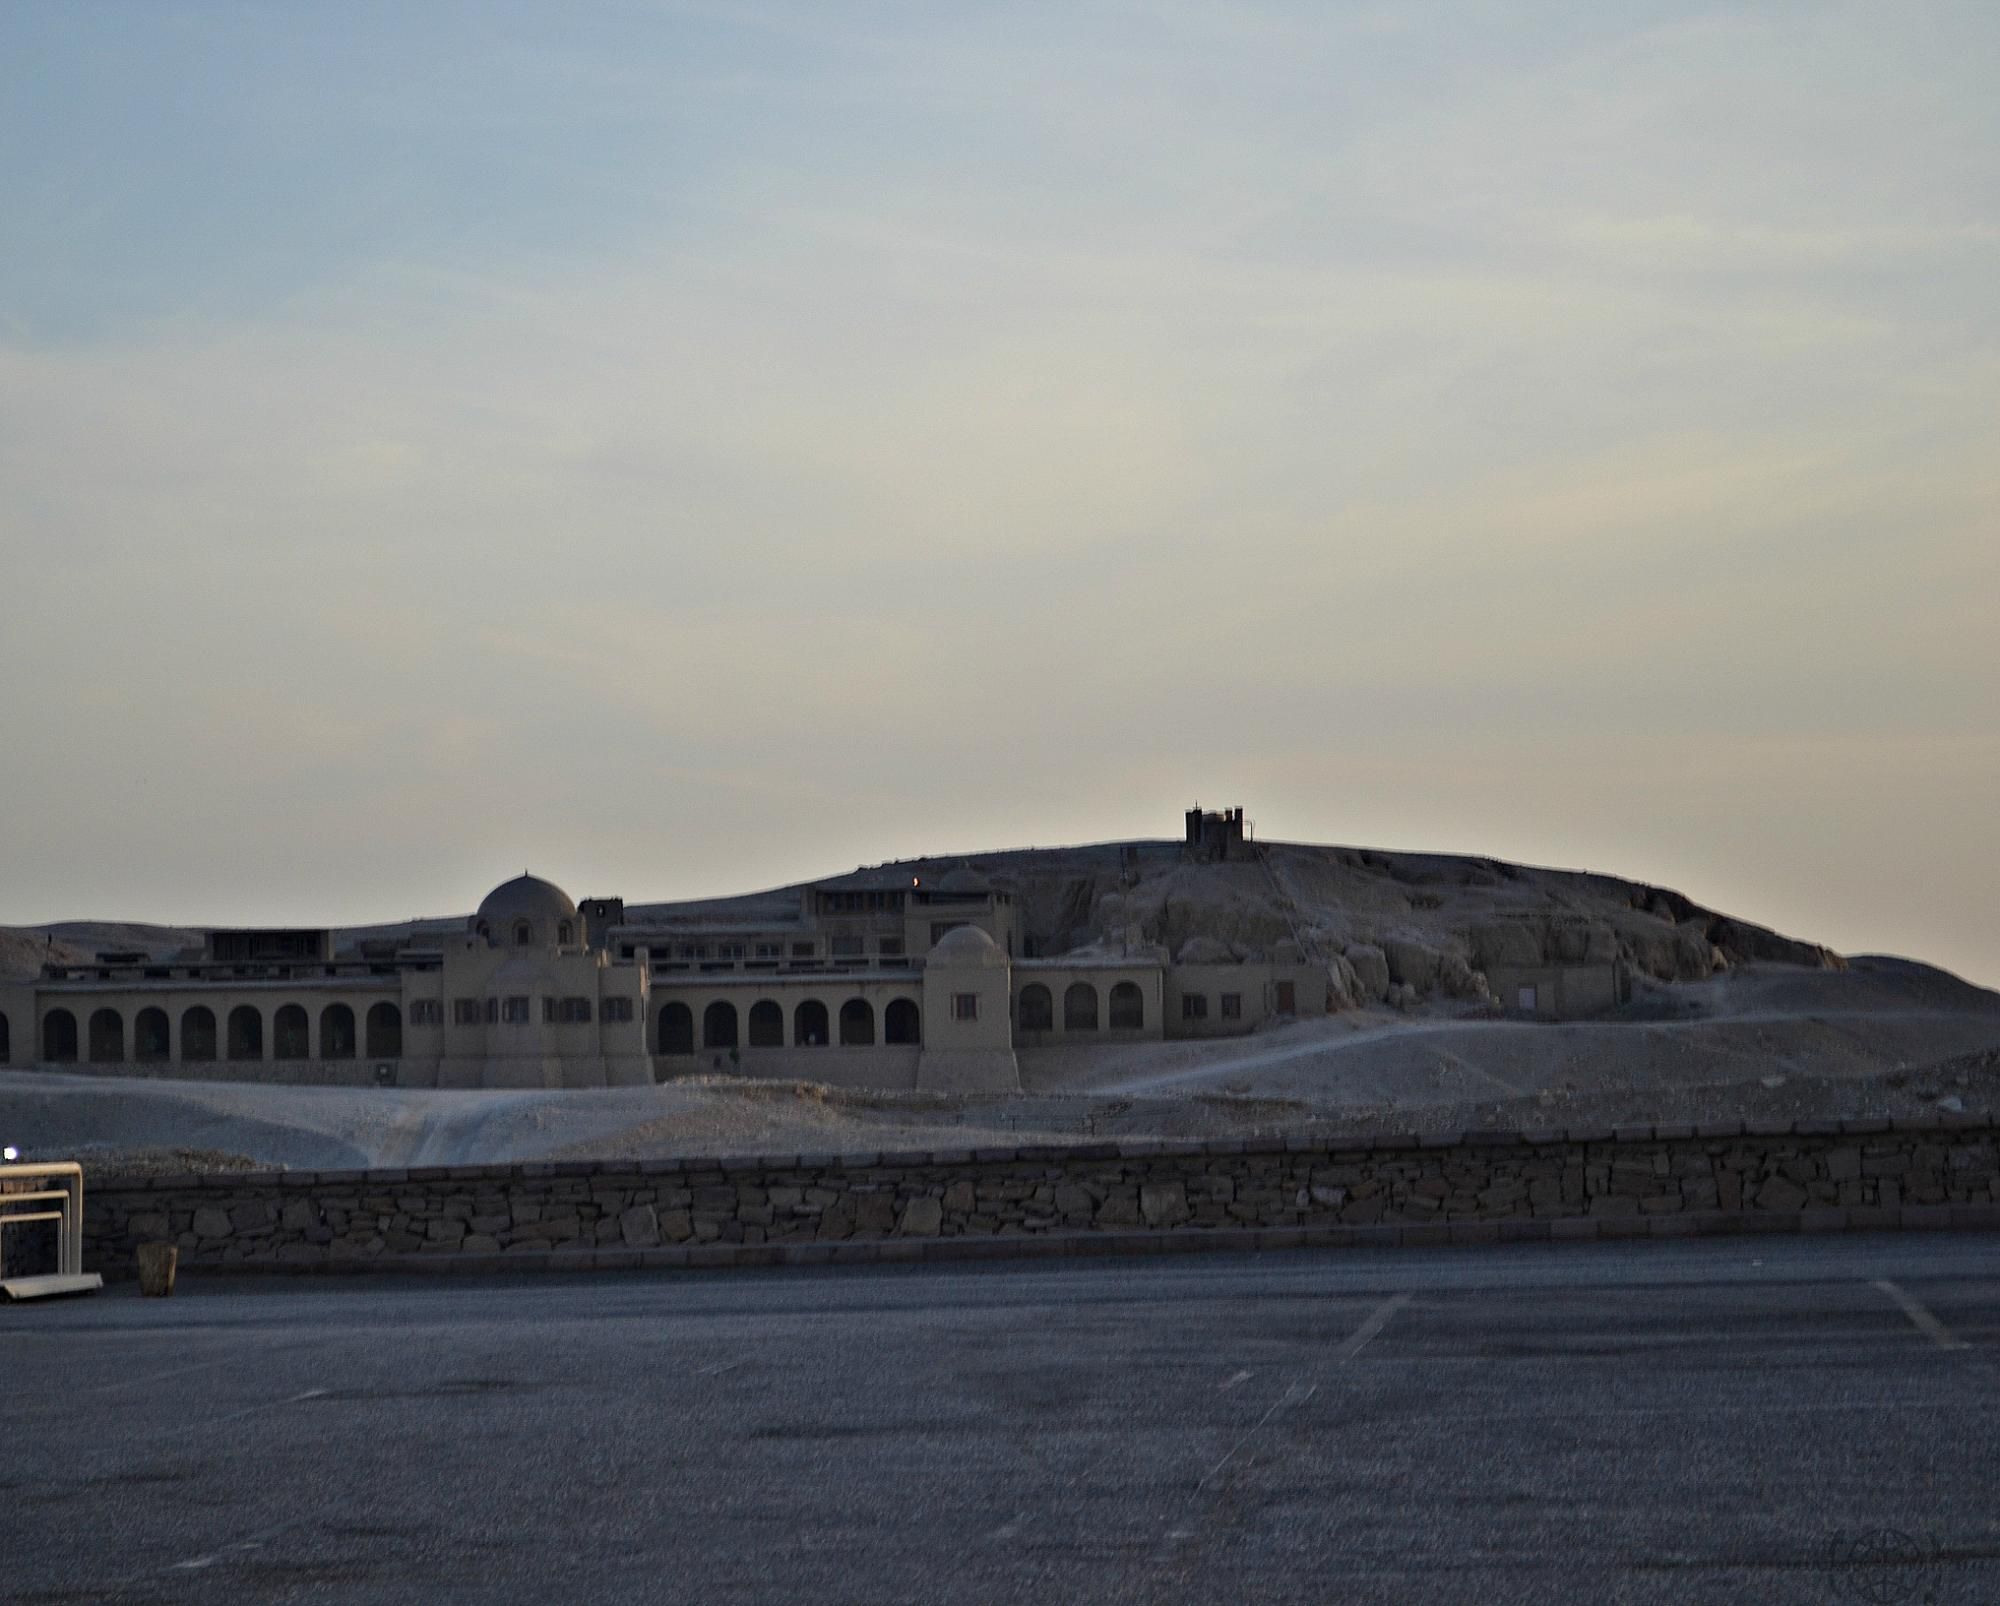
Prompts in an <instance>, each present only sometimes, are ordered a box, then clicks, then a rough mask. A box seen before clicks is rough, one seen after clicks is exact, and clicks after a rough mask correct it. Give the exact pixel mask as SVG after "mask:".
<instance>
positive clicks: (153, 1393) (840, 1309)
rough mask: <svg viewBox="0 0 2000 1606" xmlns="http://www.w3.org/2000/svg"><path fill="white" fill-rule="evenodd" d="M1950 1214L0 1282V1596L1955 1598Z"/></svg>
mask: <svg viewBox="0 0 2000 1606" xmlns="http://www.w3.org/2000/svg"><path fill="white" fill-rule="evenodd" d="M1995 1249H1996V1246H1995V1244H1994V1243H1993V1241H1992V1240H1991V1239H1989V1238H1986V1237H1982V1236H1977V1235H1931V1236H1919V1235H1904V1236H1893V1237H1881V1238H1874V1237H1827V1238H1810V1239H1794V1240H1786V1239H1773V1238H1759V1239H1735V1240H1729V1239H1720V1240H1697V1241H1688V1242H1685V1243H1644V1244H1630V1245H1623V1244H1620V1245H1611V1244H1606V1245H1594V1246H1588V1245H1585V1246H1569V1247H1550V1246H1529V1245H1522V1246H1513V1247H1503V1248H1489V1249H1480V1250H1471V1251H1443V1250H1431V1251H1421V1252H1414V1253H1387V1252H1346V1253H1341V1252H1293V1253H1284V1254H1271V1255H1264V1256H1257V1257H1236V1256H1229V1257H1223V1256H1192V1257H1187V1258H1183V1259H1173V1260H1132V1261H1087V1262H1078V1263H1074V1264H1062V1265H1053V1266H1052V1265H1051V1264H1049V1263H1047V1262H1040V1263H1021V1264H1017V1265H1008V1264H991V1265H979V1266H974V1267H957V1266H928V1267H915V1266H913V1267H910V1268H907V1269H901V1268H899V1269H867V1270H861V1269H856V1270H820V1271H813V1272H810V1273H803V1272H778V1271H773V1272H735V1273H725V1274H680V1275H657V1276H637V1275H632V1276H612V1275H604V1276H597V1277H592V1278H585V1279H557V1278H551V1277H535V1278H522V1279H518V1280H512V1281H507V1282H500V1281H482V1282H463V1281H458V1280H448V1281H438V1282H428V1281H426V1282H416V1281H413V1280H409V1279H401V1280H390V1279H383V1280H370V1281H358V1280H354V1279H348V1278H326V1279H294V1280H278V1279H273V1280H270V1281H259V1282H254V1283H252V1282H245V1281H241V1280H231V1281H214V1282H211V1283H209V1284H208V1285H206V1286H204V1285H203V1284H202V1283H201V1282H200V1281H199V1280H193V1281H191V1282H189V1283H188V1284H186V1285H184V1287H183V1290H182V1292H181V1293H179V1294H177V1295H176V1296H175V1297H174V1298H173V1299H171V1300H166V1301H147V1300H142V1299H140V1298H139V1297H138V1296H137V1294H136V1293H135V1292H134V1291H133V1290H131V1289H130V1288H129V1287H121V1288H117V1289H114V1290H112V1291H110V1292H108V1293H106V1294H104V1295H100V1296H96V1297H94V1298H88V1299H82V1300H74V1301H68V1302H64V1303H62V1304H50V1305H40V1306H20V1307H0V1433H4V1439H5V1454H4V1456H0V1495H4V1499H0V1557H4V1569H5V1571H4V1575H0V1599H4V1600H6V1601H9V1602H20V1603H24V1606H25V1603H38V1602H39V1603H45V1602H57V1601H62V1602H82V1601H90V1602H182V1601H187V1602H194V1601H204V1602H205V1601H357V1602H377V1601H422V1602H457V1601H465V1602H473V1601H478V1602H491V1601H502V1602H513V1601H522V1602H527V1601H533V1602H536V1603H547V1602H550V1601H564V1602H578V1603H601V1602H621V1601H649V1602H651V1601H668V1602H679V1601H687V1602H736V1601H757V1602H766V1601H811V1602H816V1603H835V1602H857V1603H859V1602H867V1603H870V1606H877V1603H883V1602H902V1601H908V1602H922V1603H926V1606H929V1603H957V1602H993V1601H1079V1602H1093V1603H1108V1602H1127V1601H1131V1602H1141V1601H1144V1602H1152V1601H1181V1600H1203V1601H1208V1600H1215V1601H1239V1600H1241V1601H1297V1602H1314V1603H1323V1602H1356V1601H1366V1602H1373V1601H1381V1602H1414V1601H1439V1602H1446V1601H1449V1602H1454V1603H1460V1602H1485V1601H1524V1602H1525V1601H1536V1602H1541V1601H1553V1600H1564V1601H1568V1600H1579V1601H1584V1600H1588V1601H1614V1600H1615V1601H1632V1602H1651V1601H1702V1602H1717V1601H1737V1600H1741V1601H1755V1602H1781V1601H1800V1602H1816V1603H1819V1602H1828V1601H1839V1600H1850V1599H1851V1600H1867V1601H1899V1600H1909V1601H1921V1600H1929V1601H1933V1602H1940V1603H1948V1602H1990V1601H2000V1494H1996V1489H1995V1481H1996V1480H1995V1472H1996V1466H2000V1433H1996V1429H2000V1390H1996V1388H1995V1381H1996V1379H1995V1367H1994V1358H1995V1354H1996V1346H2000V1273H1997V1272H1996V1270H1995V1267H1996V1255H1995Z"/></svg>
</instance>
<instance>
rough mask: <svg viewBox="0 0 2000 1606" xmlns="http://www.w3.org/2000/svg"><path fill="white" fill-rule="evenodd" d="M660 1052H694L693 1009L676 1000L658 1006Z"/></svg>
mask: <svg viewBox="0 0 2000 1606" xmlns="http://www.w3.org/2000/svg"><path fill="white" fill-rule="evenodd" d="M659 1051H660V1052H661V1053H662V1054H692V1053H693V1052H694V1011H693V1010H691V1009H689V1008H688V1007H687V1005H686V1004H683V1003H680V1002H679V1001H678V1000H677V1001H675V1002H673V1003H671V1004H662V1005H661V1006H660V1049H659Z"/></svg>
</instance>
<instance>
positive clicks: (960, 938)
mask: <svg viewBox="0 0 2000 1606" xmlns="http://www.w3.org/2000/svg"><path fill="white" fill-rule="evenodd" d="M930 963H932V964H934V965H1004V964H1006V963H1007V956H1006V954H1004V953H1002V952H1001V951H1000V945H999V944H998V943H997V942H995V941H994V940H993V939H992V938H991V937H989V936H987V935H986V933H985V932H983V931H981V930H980V929H979V928H978V927H977V926H955V927H953V928H952V929H951V930H950V931H947V932H946V933H945V934H944V935H943V936H942V937H940V938H938V940H937V946H936V947H934V948H932V949H931V952H930Z"/></svg>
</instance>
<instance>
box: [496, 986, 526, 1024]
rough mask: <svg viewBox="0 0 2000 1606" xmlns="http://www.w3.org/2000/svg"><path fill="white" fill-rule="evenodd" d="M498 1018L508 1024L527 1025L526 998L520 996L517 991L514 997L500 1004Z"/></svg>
mask: <svg viewBox="0 0 2000 1606" xmlns="http://www.w3.org/2000/svg"><path fill="white" fill-rule="evenodd" d="M500 1018H501V1020H503V1021H505V1022H506V1023H507V1024H508V1025H509V1026H525V1025H527V1024H528V1000H527V999H525V998H523V997H521V996H520V995H519V994H518V993H517V994H516V995H515V996H514V997H512V998H510V999H508V1000H507V1001H506V1003H505V1004H503V1005H502V1006H501V1009H500Z"/></svg>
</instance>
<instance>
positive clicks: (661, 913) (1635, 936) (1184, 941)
mask: <svg viewBox="0 0 2000 1606" xmlns="http://www.w3.org/2000/svg"><path fill="white" fill-rule="evenodd" d="M960 864H969V865H971V866H972V867H973V868H975V869H977V870H979V871H981V872H982V873H984V874H985V875H987V876H989V877H990V878H991V879H992V880H993V881H994V882H996V883H997V884H998V885H1000V886H1003V887H1006V888H1007V889H1008V890H1010V891H1011V892H1012V893H1013V894H1014V896H1015V899H1016V904H1017V908H1018V910H1019V912H1020V916H1021V921H1022V928H1023V937H1024V940H1025V944H1026V947H1027V951H1028V952H1029V953H1031V954H1040V955H1054V954H1063V953H1071V952H1076V951H1079V950H1083V951H1112V952H1117V951H1124V952H1148V953H1159V954H1163V955H1166V956H1170V957H1175V958H1186V959H1190V960H1196V959H1199V960H1204V961H1210V962H1214V961H1227V960H1229V959H1232V958H1234V959H1247V958H1251V957H1253V956H1256V955H1260V954H1264V953H1268V952H1270V951H1271V950H1272V949H1273V948H1275V947H1276V946H1277V945H1279V944H1280V943H1293V944H1297V945H1298V946H1299V947H1301V948H1302V949H1303V950H1304V951H1305V952H1306V953H1307V954H1308V955H1309V956H1311V957H1314V958H1316V959H1319V960H1322V961H1323V962H1324V963H1325V964H1326V965H1327V968H1328V973H1329V985H1330V987H1331V990H1332V994H1333V998H1334V1002H1335V1003H1336V1004H1341V1005H1363V1004H1368V1003H1372V1002H1379V1001H1382V1000H1385V999H1391V1000H1395V1001H1402V1002H1415V1001H1419V1000H1423V999H1429V998H1465V999H1476V998H1479V997H1481V996H1483V995H1484V991H1485V986H1484V980H1483V975H1484V971H1485V969H1486V967H1487V966H1489V965H1493V964H1500V963H1513V964H1532V963H1539V962H1542V961H1560V962H1563V963H1577V964H1582V963H1591V962H1596V961H1603V960H1610V959H1614V958H1621V959H1623V960H1625V961H1626V962H1627V963H1628V964H1630V965H1631V966H1632V968H1633V970H1634V971H1635V972H1636V973H1638V974H1639V975H1642V976H1647V977H1651V978H1653V979H1655V980H1658V981H1663V982H1688V981H1698V980H1702V979H1705V978H1707V977H1709V976H1712V975H1714V974H1716V973H1717V972H1719V971H1723V970H1727V969H1728V968H1729V967H1731V966H1734V965H1740V964H1745V963H1752V962H1772V963H1780V964H1787V965H1803V966H1809V967H1812V968H1816V969H1825V968H1838V967H1839V966H1840V965H1841V964H1842V961H1841V959H1840V958H1839V957H1838V956H1837V955H1835V954H1833V953H1830V952H1829V951H1828V950H1826V949H1825V948H1821V947H1818V946H1816V945H1815V944H1812V943H1809V942H1801V941H1797V940H1795V939H1793V938H1789V937H1784V936H1780V935H1779V934H1778V933H1776V932H1773V931H1769V930H1767V929H1765V928H1764V927H1762V926H1758V925H1753V924H1751V923H1750V922H1748V921H1745V920H1740V919H1738V918H1736V917H1734V916H1731V915H1726V914H1723V913H1721V912H1719V911H1717V910H1714V909H1709V908H1705V907H1703V906H1702V905H1700V904H1697V903H1695V902H1694V901H1693V900H1692V899H1689V898H1687V897H1685V896H1683V895H1682V894H1680V893H1678V892H1674V891H1672V890H1670V889H1668V888H1664V887H1656V886H1650V885H1647V884H1645V883H1642V882H1634V881H1625V880H1621V879H1619V878H1618V877H1616V876H1608V875H1595V874H1590V873H1586V872H1580V871H1569V870H1546V869H1535V868H1530V867H1527V866H1523V865H1517V864H1508V863H1506V862H1504V861H1501V860H1498V859H1482V858H1469V857H1459V856H1452V855H1444V854H1418V853H1386V852H1380V851H1376V850H1372V849H1367V848H1348V847H1316V846H1310V845H1307V844H1301V843H1258V844H1256V845H1255V847H1254V848H1253V849H1252V850H1250V852H1249V855H1248V856H1247V857H1245V858H1242V859H1237V860H1232V861H1230V862H1226V863H1196V862H1190V861H1189V860H1188V859H1187V858H1186V857H1185V856H1184V854H1183V852H1182V848H1181V844H1180V843H1178V842H1173V841H1158V842H1107V843H1099V844H1095V845H1092V846H1088V847H1072V848H1022V849H1014V850H1009V851H1004V852H996V853H972V854H952V855H942V856H934V857H929V858H921V859H909V860H902V861H897V862H896V863H895V864H894V868H896V869H898V870H907V871H908V872H909V873H910V874H911V875H912V876H930V877H934V876H938V875H942V874H943V873H944V872H945V871H947V870H949V869H951V868H953V867H955V866H957V865H960ZM800 890H801V888H799V887H797V886H793V887H782V888H776V889H773V890H771V891H767V892H759V893H750V894H745V895H744V896H741V897H736V898H714V899H704V900H701V901H700V902H693V903H655V904H633V905H632V906H631V907H630V910H629V914H630V917H631V918H634V919H674V918H682V919H689V918H700V919H703V920H724V921H728V920H741V921H744V922H753V921H761V920H770V919H774V918H777V919H782V918H785V917H787V916H788V915H789V914H790V913H791V912H793V911H795V910H796V909H797V908H798V896H799V892H800ZM459 924H460V923H459V922H458V921H456V920H450V919H446V920H427V921H413V922H408V923H405V924H403V925H388V926H370V927H365V928H361V927H357V928H352V929H348V930H343V931H341V932H340V933H339V934H338V941H339V943H340V945H341V946H342V947H343V948H346V947H349V946H351V945H352V944H353V943H355V942H357V941H359V940H361V939H362V938H364V937H365V938H368V939H371V940H380V939H384V938H389V939H394V938H419V939H420V938H424V937H434V936H435V935H436V933H437V932H439V931H440V930H451V929H457V928H458V927H459ZM51 936H53V938H54V940H55V947H54V948H50V947H49V946H48V943H49V939H50V937H51ZM200 940H201V934H200V932H199V931H194V930H190V929H187V928H182V927H164V926H133V925H118V924H113V923H109V922H87V923H86V922H71V923H68V924H64V925H58V926H51V927H39V928H34V929H32V930H28V929H22V930H17V931H12V932H0V972H11V973H13V974H32V973H33V972H34V970H35V969H36V968H37V967H38V966H39V965H40V964H41V963H42V961H43V959H44V957H45V956H46V957H57V958H64V959H68V960H71V961H75V960H80V959H88V958H89V957H90V956H91V954H92V953H94V952H95V951H97V950H98V949H104V948H124V949H141V950H145V951H148V952H157V953H162V954H166V953H172V952H174V951H177V950H180V949H183V948H185V947H187V946H188V945H191V944H198V943H199V942H200ZM1403 989H1407V991H1406V992H1405V991H1402V990H1403Z"/></svg>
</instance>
